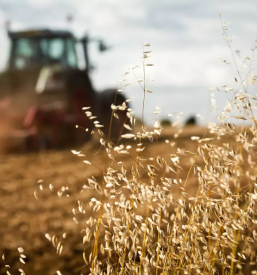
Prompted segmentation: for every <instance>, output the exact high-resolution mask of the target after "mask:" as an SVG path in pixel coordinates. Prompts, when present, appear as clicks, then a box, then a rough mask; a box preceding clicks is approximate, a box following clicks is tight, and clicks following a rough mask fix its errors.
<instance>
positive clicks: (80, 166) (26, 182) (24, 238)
mask: <svg viewBox="0 0 257 275" xmlns="http://www.w3.org/2000/svg"><path fill="white" fill-rule="evenodd" d="M205 130H206V129H205V128H201V127H197V126H192V127H187V128H185V129H184V131H183V132H182V133H181V134H180V136H179V137H178V138H174V133H173V132H174V131H172V130H169V128H165V129H164V135H163V136H162V137H161V138H160V140H159V141H158V142H157V143H156V142H153V143H150V142H149V143H148V144H147V150H146V152H145V154H151V152H153V151H155V152H156V154H157V155H161V156H165V155H166V156H168V155H169V154H172V153H173V152H175V151H176V150H177V148H181V150H188V151H192V152H194V151H195V150H196V147H197V143H196V142H195V141H192V140H191V139H190V137H191V136H192V135H203V134H204V132H205ZM167 142H169V143H173V142H174V143H175V144H174V145H173V144H172V145H173V146H169V144H167ZM167 148H169V150H167ZM81 151H82V152H83V153H84V154H86V157H87V158H88V159H90V160H92V161H93V162H94V164H96V165H97V166H99V167H103V165H104V163H103V159H104V151H103V150H100V151H99V144H94V143H87V144H85V146H84V147H82V148H81ZM123 158H124V162H126V163H127V165H129V162H130V159H129V158H128V157H127V156H124V157H123ZM182 158H183V157H182ZM184 158H185V159H186V161H184V162H183V161H182V162H181V163H182V168H183V171H182V172H181V175H179V177H181V178H185V177H186V175H187V173H188V170H189V166H190V163H189V161H188V159H187V157H186V156H185V157H184ZM0 169H1V170H0V174H1V185H0V188H1V191H0V193H1V200H0V220H1V226H0V243H1V245H0V253H1V255H3V254H4V255H5V256H4V257H5V261H1V269H0V273H1V274H3V273H4V272H5V270H6V268H5V267H4V264H6V265H10V269H9V271H10V273H11V274H16V273H17V272H18V269H19V268H22V269H23V270H24V272H25V273H26V274H53V273H54V272H56V270H62V272H63V274H75V273H76V274H77V273H79V272H82V271H83V270H84V262H83V258H82V252H83V248H84V247H83V245H82V233H81V231H82V230H83V228H85V226H86V225H85V219H84V218H85V217H84V216H82V215H76V220H74V219H73V218H74V214H73V212H72V209H73V208H76V207H77V204H78V203H77V201H78V200H80V201H83V202H84V209H85V211H86V215H88V216H90V215H91V214H92V213H91V212H92V211H91V209H90V208H89V207H88V202H89V201H90V199H91V197H92V195H93V194H91V193H90V192H88V191H86V192H83V193H81V189H82V187H83V184H84V183H85V181H86V179H87V178H89V177H90V176H92V175H94V176H95V177H100V176H101V172H99V170H98V169H97V168H95V167H92V166H90V167H88V166H87V165H85V163H83V162H82V159H81V158H77V157H76V156H74V155H73V154H72V153H71V151H70V150H65V151H48V152H41V153H38V154H10V155H4V156H2V157H1V165H0ZM143 176H145V175H143ZM189 183H190V184H189V185H188V190H187V191H188V192H190V193H191V194H192V195H195V193H196V188H197V187H196V181H195V179H194V178H193V177H192V178H191V179H190V182H189ZM63 187H65V188H66V190H65V191H62V188H63ZM67 187H68V188H67ZM51 189H52V190H51ZM46 233H49V234H50V235H51V236H53V235H55V236H56V237H58V238H60V237H61V236H62V235H63V233H66V234H67V236H66V238H65V239H63V241H62V243H63V251H62V254H61V255H57V254H56V252H55V248H54V247H53V245H52V244H51V242H49V240H48V239H47V238H46V237H45V234H46ZM19 247H22V248H23V249H24V254H25V255H26V257H27V258H26V259H24V260H25V262H26V264H25V265H24V264H23V263H21V262H20V261H19V252H18V250H17V249H18V248H19ZM18 273H19V272H18Z"/></svg>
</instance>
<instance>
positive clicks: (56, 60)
mask: <svg viewBox="0 0 257 275" xmlns="http://www.w3.org/2000/svg"><path fill="white" fill-rule="evenodd" d="M8 36H9V39H10V41H11V50H10V57H9V61H8V67H9V69H18V70H23V69H25V68H28V67H42V66H47V65H52V64H60V65H62V66H63V67H70V68H77V67H78V62H77V54H76V42H77V41H76V40H75V38H74V36H73V35H72V34H71V33H70V32H68V31H51V30H31V31H20V32H8Z"/></svg>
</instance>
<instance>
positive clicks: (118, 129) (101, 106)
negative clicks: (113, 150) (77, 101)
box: [96, 89, 127, 141]
mask: <svg viewBox="0 0 257 275" xmlns="http://www.w3.org/2000/svg"><path fill="white" fill-rule="evenodd" d="M116 93H117V91H116V90H115V89H108V90H104V91H103V92H101V93H100V94H99V95H98V96H97V99H96V106H97V113H98V117H99V121H100V123H101V124H103V125H104V129H103V131H104V133H105V135H106V136H107V137H108V135H109V129H110V122H111V117H112V124H111V132H110V133H111V135H110V139H111V140H112V141H117V140H118V139H119V138H120V135H121V134H123V133H124V132H125V131H126V129H125V128H124V123H126V120H127V110H124V111H120V110H117V111H115V113H116V114H117V115H118V118H116V117H114V116H112V109H111V105H112V104H114V105H116V106H118V105H122V103H124V102H125V101H126V98H125V96H124V95H122V94H120V93H117V94H116Z"/></svg>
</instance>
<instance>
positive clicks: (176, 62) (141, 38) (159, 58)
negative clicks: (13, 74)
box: [0, 0, 257, 88]
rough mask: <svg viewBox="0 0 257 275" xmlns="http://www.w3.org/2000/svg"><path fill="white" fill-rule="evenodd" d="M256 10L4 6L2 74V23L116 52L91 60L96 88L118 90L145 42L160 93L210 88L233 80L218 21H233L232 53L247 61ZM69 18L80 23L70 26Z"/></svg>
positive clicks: (102, 0)
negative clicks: (54, 32) (98, 43)
mask: <svg viewBox="0 0 257 275" xmlns="http://www.w3.org/2000/svg"><path fill="white" fill-rule="evenodd" d="M256 11H257V1H256V0H240V1H239V0H226V1H224V0H215V1H214V0H213V1H211V0H209V1H206V0H198V1H196V0H192V1H187V0H154V1H153V0H127V1H126V0H122V1H121V0H87V1H85V0H72V1H70V0H54V1H53V0H0V22H1V27H0V44H1V56H0V67H1V68H3V67H4V65H5V60H6V55H7V52H8V43H7V39H6V36H5V30H4V22H5V21H6V20H11V22H12V23H11V28H12V29H13V30H16V29H24V28H36V27H49V28H55V29H58V28H61V29H65V28H67V27H69V28H70V29H72V30H73V31H74V32H75V33H76V35H78V36H81V35H83V34H84V33H85V32H87V33H89V34H90V35H92V36H95V37H102V38H103V39H104V40H105V41H106V43H108V44H109V45H111V46H112V47H111V49H110V50H109V51H108V52H106V53H103V54H99V55H96V54H95V55H94V56H93V57H94V60H93V61H94V63H95V65H97V70H96V71H95V73H94V75H93V79H94V85H95V86H96V87H97V88H104V87H107V86H114V85H116V81H117V80H118V79H119V78H120V76H121V74H122V73H123V72H124V71H125V70H126V68H127V67H129V66H132V65H135V64H140V62H141V61H140V56H141V50H142V43H143V42H148V43H150V44H151V45H152V50H153V54H152V62H154V64H155V68H154V70H153V71H152V74H153V77H154V79H155V83H156V85H157V86H158V85H163V86H183V87H185V86H187V87H188V86H206V87H212V86H216V85H221V84H222V83H224V82H225V81H227V79H228V78H229V77H230V78H231V77H232V78H233V74H234V71H233V67H232V66H228V65H225V64H224V62H223V60H224V59H226V60H230V59H231V56H230V53H229V49H228V47H227V46H226V43H225V41H224V39H223V38H222V30H221V24H220V21H219V14H220V13H224V14H225V15H226V17H224V19H225V20H226V21H229V22H230V28H231V34H234V35H235V37H236V38H235V40H234V41H233V48H234V50H241V56H242V57H245V56H246V55H250V48H251V46H252V44H253V42H254V40H255V39H256V35H257V16H256ZM67 14H72V15H73V16H74V20H73V23H72V24H71V25H70V26H68V24H67V22H66V20H65V17H66V15H67ZM238 58H239V57H238Z"/></svg>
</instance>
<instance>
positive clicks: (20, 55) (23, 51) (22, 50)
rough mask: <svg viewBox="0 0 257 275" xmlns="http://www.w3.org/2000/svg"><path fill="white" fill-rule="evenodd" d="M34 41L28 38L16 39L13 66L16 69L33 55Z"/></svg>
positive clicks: (22, 66)
mask: <svg viewBox="0 0 257 275" xmlns="http://www.w3.org/2000/svg"><path fill="white" fill-rule="evenodd" d="M35 53H36V52H35V47H34V43H32V41H31V40H30V39H27V38H22V39H19V40H18V41H17V45H16V52H15V56H16V58H15V60H14V61H15V67H16V68H18V69H23V68H24V67H26V66H27V65H28V64H29V62H31V61H32V58H33V57H34V56H35Z"/></svg>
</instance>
